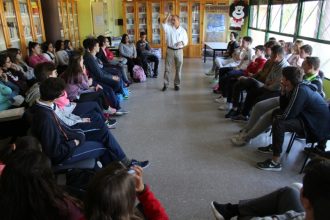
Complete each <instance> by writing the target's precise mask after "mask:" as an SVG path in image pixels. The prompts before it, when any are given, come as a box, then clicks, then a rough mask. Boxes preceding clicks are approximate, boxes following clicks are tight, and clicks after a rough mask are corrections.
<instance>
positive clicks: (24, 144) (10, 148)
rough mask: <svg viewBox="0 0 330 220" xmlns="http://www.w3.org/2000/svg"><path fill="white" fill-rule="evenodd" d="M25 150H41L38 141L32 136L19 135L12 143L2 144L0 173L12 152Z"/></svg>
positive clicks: (0, 149)
mask: <svg viewBox="0 0 330 220" xmlns="http://www.w3.org/2000/svg"><path fill="white" fill-rule="evenodd" d="M26 150H37V151H41V145H40V143H39V141H38V140H37V139H36V138H35V137H32V136H24V137H19V138H18V139H17V140H16V141H15V143H13V144H10V143H8V144H4V145H2V146H1V148H0V175H1V173H2V171H3V169H4V168H5V165H6V164H7V163H8V161H9V160H10V157H12V156H13V154H15V153H17V152H20V151H26Z"/></svg>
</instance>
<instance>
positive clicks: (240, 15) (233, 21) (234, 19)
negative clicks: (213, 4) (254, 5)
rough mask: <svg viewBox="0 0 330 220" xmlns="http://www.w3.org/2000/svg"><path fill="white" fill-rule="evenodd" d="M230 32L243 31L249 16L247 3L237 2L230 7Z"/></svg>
mask: <svg viewBox="0 0 330 220" xmlns="http://www.w3.org/2000/svg"><path fill="white" fill-rule="evenodd" d="M229 16H230V25H229V29H230V30H235V31H241V29H242V26H243V25H244V18H246V17H247V16H248V4H247V3H246V1H235V2H234V3H232V4H231V5H230V7H229Z"/></svg>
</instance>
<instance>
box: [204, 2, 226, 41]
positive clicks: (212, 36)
mask: <svg viewBox="0 0 330 220" xmlns="http://www.w3.org/2000/svg"><path fill="white" fill-rule="evenodd" d="M228 12H229V6H224V5H206V6H205V15H204V16H205V17H204V21H205V22H204V41H205V42H226V41H227V31H228V22H229V14H228Z"/></svg>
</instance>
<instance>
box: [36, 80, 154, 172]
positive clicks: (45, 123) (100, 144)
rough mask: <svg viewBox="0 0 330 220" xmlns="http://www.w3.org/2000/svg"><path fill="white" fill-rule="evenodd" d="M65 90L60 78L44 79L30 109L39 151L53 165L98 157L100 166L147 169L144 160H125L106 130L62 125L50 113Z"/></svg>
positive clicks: (146, 163) (54, 115)
mask: <svg viewBox="0 0 330 220" xmlns="http://www.w3.org/2000/svg"><path fill="white" fill-rule="evenodd" d="M64 89H65V83H64V81H63V80H62V79H60V78H48V79H46V80H45V81H44V82H42V83H41V85H40V100H39V101H37V103H36V104H35V105H34V106H33V107H32V109H31V113H32V115H33V123H32V132H33V133H34V135H35V136H36V137H37V138H38V140H39V141H40V143H41V145H42V147H43V151H44V152H45V154H46V155H47V156H48V157H49V158H50V159H51V161H52V163H53V164H54V165H56V164H70V163H74V162H77V161H80V160H84V159H87V158H100V160H101V162H102V164H103V165H106V164H108V163H110V162H111V161H121V162H122V163H123V164H125V165H126V166H127V167H130V166H131V165H132V164H135V165H139V166H141V167H146V166H148V164H149V162H148V161H143V162H140V161H136V160H134V159H132V160H130V159H128V158H127V156H126V155H125V153H124V152H123V150H122V148H121V147H120V145H119V144H118V142H117V141H116V139H115V138H114V136H113V135H112V134H111V133H110V131H109V130H108V129H98V130H96V131H90V132H86V133H84V132H83V131H82V130H80V129H72V128H70V127H68V126H67V125H66V124H65V123H64V122H62V121H61V120H60V119H59V118H58V117H57V115H56V114H55V112H54V110H53V109H54V100H55V99H57V98H59V97H60V96H61V95H62V93H63V91H64Z"/></svg>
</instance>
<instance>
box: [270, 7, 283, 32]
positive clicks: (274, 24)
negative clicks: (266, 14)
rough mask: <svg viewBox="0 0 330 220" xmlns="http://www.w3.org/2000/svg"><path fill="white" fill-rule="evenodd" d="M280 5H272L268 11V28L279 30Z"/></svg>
mask: <svg viewBox="0 0 330 220" xmlns="http://www.w3.org/2000/svg"><path fill="white" fill-rule="evenodd" d="M281 9H282V6H281V5H272V8H271V11H270V30H272V31H276V32H279V31H280V23H281Z"/></svg>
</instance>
